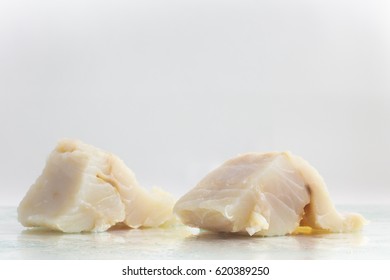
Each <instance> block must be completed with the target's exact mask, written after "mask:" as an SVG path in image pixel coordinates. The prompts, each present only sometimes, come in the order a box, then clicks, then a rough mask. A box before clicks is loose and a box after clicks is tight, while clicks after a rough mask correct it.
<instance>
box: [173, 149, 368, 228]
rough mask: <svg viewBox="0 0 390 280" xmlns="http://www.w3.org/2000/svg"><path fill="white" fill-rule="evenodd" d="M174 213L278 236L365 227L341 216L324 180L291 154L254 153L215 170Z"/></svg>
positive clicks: (196, 222) (190, 220)
mask: <svg viewBox="0 0 390 280" xmlns="http://www.w3.org/2000/svg"><path fill="white" fill-rule="evenodd" d="M174 212H175V213H176V214H177V215H178V216H179V218H180V219H181V221H182V222H183V223H184V224H186V225H189V226H192V227H199V228H203V229H207V230H211V231H216V232H237V233H246V234H249V235H251V236H252V235H261V236H275V235H285V234H290V233H295V232H299V230H300V229H303V231H306V232H307V228H309V229H310V232H312V231H316V230H320V231H322V232H352V231H357V230H360V229H361V228H362V226H363V225H364V224H365V223H366V221H365V219H364V218H363V217H362V216H361V215H359V214H345V215H342V214H340V213H338V212H337V211H336V209H335V207H334V205H333V203H332V201H331V199H330V196H329V193H328V191H327V188H326V185H325V183H324V180H323V179H322V177H321V176H320V174H319V173H318V172H317V171H316V170H315V169H314V168H313V167H312V166H311V165H310V164H309V163H307V162H306V161H305V160H303V159H302V158H300V157H297V156H294V155H292V154H291V153H289V152H269V153H249V154H244V155H240V156H238V157H236V158H233V159H230V160H228V161H227V162H225V163H224V164H222V165H221V166H220V167H218V168H217V169H215V170H214V171H212V172H210V173H209V174H208V175H207V176H206V177H205V178H204V179H203V180H201V181H200V182H199V184H198V185H197V186H196V187H195V188H194V189H192V190H191V191H190V192H188V193H187V194H185V195H184V196H183V197H182V198H180V199H179V200H178V201H177V203H176V205H175V207H174Z"/></svg>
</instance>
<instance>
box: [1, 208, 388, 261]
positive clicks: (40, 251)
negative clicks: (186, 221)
mask: <svg viewBox="0 0 390 280" xmlns="http://www.w3.org/2000/svg"><path fill="white" fill-rule="evenodd" d="M337 208H338V209H339V210H340V211H345V212H347V211H348V212H358V213H361V214H362V215H363V216H364V217H365V218H366V219H368V220H369V221H370V223H369V224H368V225H366V227H365V228H364V230H363V231H361V232H358V233H344V234H318V235H294V236H279V237H247V236H238V235H229V234H216V233H210V232H206V231H199V230H197V229H191V228H188V227H185V226H176V227H173V228H168V229H143V230H140V229H123V228H122V229H111V230H109V231H106V232H102V233H82V234H65V233H59V232H54V231H47V230H42V229H26V228H24V227H23V226H21V225H20V224H19V223H18V221H17V215H16V208H15V207H1V208H0V259H92V260H93V259H164V260H166V259H184V260H188V259H270V260H278V259H284V260H287V259H390V206H383V205H382V206H378V205H376V206H370V205H364V206H351V205H348V206H338V207H337Z"/></svg>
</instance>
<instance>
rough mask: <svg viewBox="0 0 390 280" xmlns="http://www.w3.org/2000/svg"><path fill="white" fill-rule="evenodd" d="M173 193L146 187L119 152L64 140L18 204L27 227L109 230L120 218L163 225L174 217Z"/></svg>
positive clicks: (138, 223) (145, 224)
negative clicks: (150, 189) (118, 154)
mask: <svg viewBox="0 0 390 280" xmlns="http://www.w3.org/2000/svg"><path fill="white" fill-rule="evenodd" d="M173 205H174V199H173V197H172V196H171V195H170V194H168V193H166V192H164V191H162V190H160V189H157V188H155V189H153V190H152V191H151V192H149V191H147V190H145V189H144V188H142V187H140V186H139V185H138V183H137V181H136V179H135V176H134V173H133V172H132V171H131V170H130V169H129V168H128V167H127V166H126V165H125V164H124V163H123V161H122V160H120V159H119V158H118V157H117V156H115V155H113V154H111V153H108V152H105V151H102V150H100V149H98V148H95V147H93V146H91V145H87V144H84V143H82V142H81V141H77V140H67V139H65V140H62V141H60V142H59V143H58V145H57V147H56V148H55V149H54V151H53V152H52V153H51V154H50V155H49V157H48V159H47V162H46V166H45V168H44V170H43V172H42V175H41V176H40V177H39V178H38V179H37V181H36V182H35V184H33V185H32V186H31V188H30V189H29V191H28V192H27V194H26V196H25V197H24V199H23V200H22V202H21V203H20V205H19V207H18V219H19V221H20V222H21V223H22V224H23V225H24V226H26V227H47V228H50V229H54V230H58V231H63V232H82V231H104V230H107V229H108V228H110V227H111V226H113V225H115V224H117V223H122V222H123V223H125V224H126V225H128V226H129V227H132V228H138V227H157V226H160V225H162V224H164V223H165V222H167V221H169V220H170V219H172V217H173V215H172V208H173Z"/></svg>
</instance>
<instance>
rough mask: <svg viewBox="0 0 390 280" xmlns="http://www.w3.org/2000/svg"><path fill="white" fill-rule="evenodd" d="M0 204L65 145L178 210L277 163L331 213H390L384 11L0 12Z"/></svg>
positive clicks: (68, 7) (388, 20)
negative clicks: (210, 184) (203, 182)
mask: <svg viewBox="0 0 390 280" xmlns="http://www.w3.org/2000/svg"><path fill="white" fill-rule="evenodd" d="M0 131H1V134H0V136H1V137H0V175H1V184H0V205H17V204H18V203H19V201H20V200H21V199H22V197H23V196H24V194H25V192H26V191H27V189H28V188H29V186H30V185H31V184H32V183H33V182H34V181H35V179H36V177H37V176H38V175H39V174H40V172H41V170H42V168H43V167H44V163H45V158H46V156H47V155H48V154H49V152H50V151H51V150H52V149H53V148H54V146H55V144H56V141H57V140H58V139H60V138H62V137H72V138H79V139H81V140H83V141H85V142H87V143H90V144H93V145H96V146H98V147H100V148H103V149H106V150H109V151H111V152H114V153H116V154H117V155H119V156H120V157H121V158H122V159H123V160H124V161H125V162H126V163H127V164H128V166H129V167H130V168H132V169H133V171H134V172H135V173H136V175H137V177H138V179H139V181H140V182H141V184H142V185H144V186H146V187H150V186H152V185H158V186H161V187H163V188H165V189H166V190H168V191H170V192H172V193H174V194H175V195H176V196H180V195H181V194H183V193H184V192H186V191H187V190H189V189H190V188H191V187H193V186H194V185H195V184H196V183H197V182H198V181H199V180H200V179H201V178H202V177H203V176H204V175H205V174H206V173H207V172H208V171H209V170H210V169H211V168H213V167H215V166H217V165H218V164H220V163H221V162H223V161H224V160H226V159H228V158H230V157H232V156H235V155H237V154H238V153H243V152H250V151H259V152H260V151H269V150H290V151H292V152H293V153H295V154H297V155H300V156H302V157H304V158H305V159H307V160H308V161H309V162H310V163H312V164H313V165H314V166H315V167H316V168H317V169H318V170H319V172H320V173H321V174H322V175H323V177H324V178H325V180H326V182H327V183H328V187H329V190H330V193H331V196H332V198H333V199H334V200H335V201H336V203H389V202H390V186H389V182H390V180H389V173H390V172H389V168H390V145H389V143H390V2H389V1H385V0H383V1H380V0H370V1H369V0H361V1H352V0H337V1H336V0H331V1H313V0H307V1H302V0H301V1H280V0H278V1H216V0H208V1H200V0H196V1H157V0H156V1H146V0H140V1H43V0H36V1H27V0H24V1H17V0H10V1H8V0H2V1H1V2H0Z"/></svg>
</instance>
